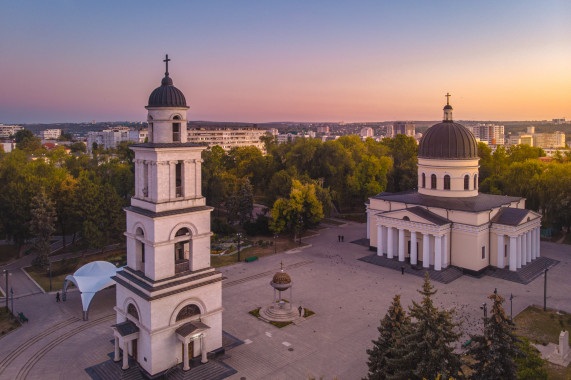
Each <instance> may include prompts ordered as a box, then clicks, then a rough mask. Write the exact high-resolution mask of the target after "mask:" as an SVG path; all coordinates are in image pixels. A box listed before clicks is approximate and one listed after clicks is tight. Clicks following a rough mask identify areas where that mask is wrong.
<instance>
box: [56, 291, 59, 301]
mask: <svg viewBox="0 0 571 380" xmlns="http://www.w3.org/2000/svg"><path fill="white" fill-rule="evenodd" d="M56 302H59V292H57V293H56Z"/></svg>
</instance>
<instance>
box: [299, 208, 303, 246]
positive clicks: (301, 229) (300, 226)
mask: <svg viewBox="0 0 571 380" xmlns="http://www.w3.org/2000/svg"><path fill="white" fill-rule="evenodd" d="M302 234H303V216H301V215H300V217H299V245H301V235H302Z"/></svg>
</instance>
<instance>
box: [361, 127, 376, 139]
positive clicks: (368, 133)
mask: <svg viewBox="0 0 571 380" xmlns="http://www.w3.org/2000/svg"><path fill="white" fill-rule="evenodd" d="M360 135H361V137H364V138H367V137H373V136H374V135H375V132H374V131H373V128H371V127H365V128H363V129H361V133H360Z"/></svg>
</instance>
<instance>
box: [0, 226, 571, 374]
mask: <svg viewBox="0 0 571 380" xmlns="http://www.w3.org/2000/svg"><path fill="white" fill-rule="evenodd" d="M339 234H342V235H344V236H345V242H344V243H339V242H338V241H337V236H338V235H339ZM364 234H365V225H364V224H357V223H349V224H347V225H344V226H340V227H330V228H326V229H321V230H319V234H318V235H316V236H314V237H311V238H307V239H305V242H306V243H309V244H311V246H310V247H308V248H304V249H299V250H294V251H290V252H286V253H281V254H277V255H275V256H270V257H264V258H262V259H260V260H258V261H254V262H251V263H240V264H237V265H233V266H229V267H224V268H221V269H220V271H221V272H222V273H223V275H224V276H225V277H227V279H226V280H224V283H223V305H224V308H225V311H224V316H223V328H224V331H226V332H227V333H228V334H231V335H232V336H234V337H236V338H238V339H239V340H241V341H243V342H244V343H243V344H240V345H237V346H235V347H233V348H232V349H230V350H227V352H226V357H225V359H224V363H225V364H226V365H228V366H230V367H232V368H234V369H235V370H236V371H237V372H236V373H235V374H234V375H232V376H231V377H229V379H236V380H239V379H242V378H246V379H248V380H250V379H307V378H308V376H314V377H317V378H319V377H320V376H323V378H324V379H333V378H338V379H340V380H349V379H360V378H362V377H363V376H364V375H366V373H367V364H366V362H367V354H366V352H365V350H366V349H367V348H370V347H371V340H372V339H375V338H377V336H378V332H377V326H378V324H379V319H380V318H382V317H383V316H384V314H385V312H386V310H387V308H388V306H389V304H390V302H391V300H392V298H393V296H394V295H395V294H400V295H401V296H402V302H403V304H404V305H406V306H408V305H410V304H411V300H412V299H415V300H420V295H419V294H418V293H417V289H419V288H420V287H421V285H422V281H423V280H422V277H419V276H415V275H411V274H409V273H405V274H404V275H402V274H401V271H400V270H394V269H391V268H387V267H383V266H379V265H374V264H370V263H367V262H365V261H362V260H359V259H361V258H363V257H365V256H369V255H371V254H372V253H373V252H371V251H369V250H368V249H367V247H364V246H362V245H358V244H352V243H350V241H354V240H359V239H363V238H364V237H365V236H364ZM541 254H542V256H545V257H549V258H552V259H555V260H558V261H559V262H560V263H559V264H557V265H556V266H554V267H552V268H551V269H550V270H549V272H548V299H547V304H548V307H550V308H554V309H560V310H564V311H566V312H568V313H571V299H570V296H569V294H571V279H570V276H569V275H568V273H570V272H571V246H568V245H561V244H553V243H542V244H541ZM281 261H283V263H284V266H285V269H286V271H287V272H288V273H289V274H290V275H291V277H292V281H293V302H294V305H295V306H296V307H297V306H299V305H302V306H303V307H305V308H308V309H310V310H312V311H314V312H315V315H313V316H311V317H309V318H307V319H306V320H305V321H303V322H301V323H300V324H296V325H289V326H287V327H285V328H282V329H278V328H276V327H274V326H272V325H269V324H267V323H264V322H262V321H260V320H258V319H256V318H255V317H253V316H252V315H250V314H248V311H250V310H252V309H255V308H257V307H261V306H264V305H267V304H269V303H271V302H272V299H273V289H272V288H271V287H270V285H269V282H270V280H271V278H272V275H273V273H275V272H277V271H278V270H279V268H280V262H281ZM0 269H1V268H0ZM11 281H12V279H11ZM18 281H22V288H23V289H25V290H24V291H23V292H19V287H18V286H19V282H18ZM24 281H25V279H20V278H19V277H18V280H16V279H14V283H13V284H14V291H15V293H16V296H18V295H22V296H21V297H18V298H16V299H15V301H14V308H15V310H16V311H18V312H20V311H22V312H24V314H25V315H26V316H27V317H28V318H29V320H30V322H29V323H27V324H25V325H24V326H23V327H22V328H20V329H17V330H16V331H14V332H12V333H10V334H8V335H6V336H4V337H1V338H0V379H16V380H23V379H90V376H89V375H88V373H87V372H86V371H85V369H86V368H89V367H92V366H94V365H97V364H99V363H102V362H104V361H106V360H109V354H110V353H111V352H112V351H113V345H112V343H111V339H112V338H113V334H112V331H111V328H110V326H111V325H112V324H113V323H114V321H115V312H114V310H113V306H114V305H115V289H114V288H111V289H106V290H103V291H102V292H100V293H99V294H97V295H96V296H95V298H94V300H93V302H92V306H91V309H90V313H89V321H82V320H81V302H80V297H79V293H78V292H73V291H72V292H71V293H69V294H68V301H67V302H65V303H63V302H62V303H56V302H55V294H43V293H42V292H34V291H33V290H31V289H30V288H29V287H28V285H29V284H28V285H25V284H26V283H25V282H24ZM433 285H434V286H435V288H436V289H438V293H437V294H436V296H435V303H436V305H438V306H439V307H445V308H451V307H454V308H456V310H457V312H458V313H457V320H458V321H459V322H461V323H462V330H463V331H464V332H465V333H478V332H481V329H482V326H481V320H480V318H481V317H482V315H483V314H482V311H481V310H480V306H481V305H482V303H483V302H486V301H488V300H487V298H486V297H487V296H488V295H489V294H491V293H492V292H493V291H494V288H497V289H498V292H499V293H500V294H501V295H502V296H504V297H505V298H509V295H510V293H513V295H514V297H515V298H514V300H513V312H514V315H515V314H517V313H519V312H521V311H522V310H523V309H524V308H525V307H527V306H528V305H533V304H535V305H543V276H540V277H538V278H536V279H535V280H533V281H531V282H530V283H529V284H527V285H524V284H521V283H517V282H511V281H506V280H503V279H500V278H494V277H489V276H484V277H481V278H474V277H470V276H462V277H460V278H458V279H456V280H454V281H452V282H450V283H448V284H444V283H438V282H434V283H433ZM509 306H510V304H509V301H507V302H506V303H505V304H504V307H505V309H506V311H507V312H508V313H509ZM462 339H463V340H467V337H466V335H464V337H463V338H462Z"/></svg>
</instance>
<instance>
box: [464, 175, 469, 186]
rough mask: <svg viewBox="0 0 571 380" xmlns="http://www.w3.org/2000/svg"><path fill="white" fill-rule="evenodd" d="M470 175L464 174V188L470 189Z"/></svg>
mask: <svg viewBox="0 0 571 380" xmlns="http://www.w3.org/2000/svg"><path fill="white" fill-rule="evenodd" d="M469 187H470V176H469V175H467V174H466V175H465V176H464V190H470V189H469Z"/></svg>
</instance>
